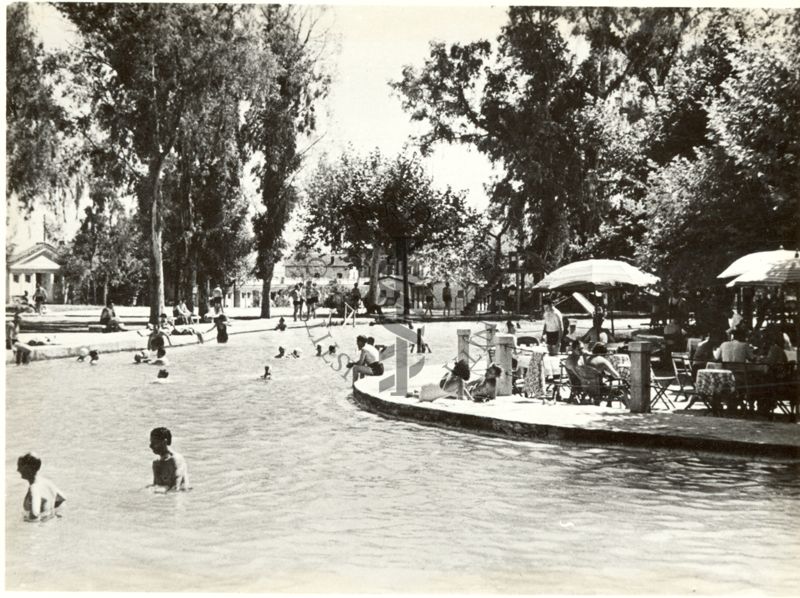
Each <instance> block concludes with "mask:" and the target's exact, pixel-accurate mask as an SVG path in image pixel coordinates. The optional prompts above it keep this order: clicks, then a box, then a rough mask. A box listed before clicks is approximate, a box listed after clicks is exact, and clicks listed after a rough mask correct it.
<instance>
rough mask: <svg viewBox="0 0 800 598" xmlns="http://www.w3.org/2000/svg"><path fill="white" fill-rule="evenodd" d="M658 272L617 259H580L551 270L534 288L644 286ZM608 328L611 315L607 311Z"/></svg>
mask: <svg viewBox="0 0 800 598" xmlns="http://www.w3.org/2000/svg"><path fill="white" fill-rule="evenodd" d="M658 281H659V278H658V276H653V275H652V274H648V273H647V272H642V271H641V270H639V269H638V268H636V267H635V266H631V265H630V264H628V263H626V262H621V261H619V260H594V259H592V260H583V261H580V262H573V263H571V264H567V265H566V266H562V267H560V268H558V269H556V270H553V271H552V272H551V273H550V274H548V275H547V276H545V277H544V278H543V279H542V280H540V281H539V282H538V283H537V284H536V285H534V287H533V288H534V289H539V290H546V289H547V290H551V291H555V290H558V291H571V292H575V291H608V290H611V289H615V288H623V287H631V286H633V287H647V286H650V285H653V284H656V283H657V282H658ZM611 332H612V334H613V332H614V317H613V314H612V315H611Z"/></svg>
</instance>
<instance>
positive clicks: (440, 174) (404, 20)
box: [18, 4, 506, 244]
mask: <svg viewBox="0 0 800 598" xmlns="http://www.w3.org/2000/svg"><path fill="white" fill-rule="evenodd" d="M505 11H506V9H505V7H492V6H486V5H484V6H480V5H475V6H461V7H454V6H439V7H435V6H420V5H402V4H400V5H393V6H390V5H382V6H344V5H333V6H326V7H325V12H324V14H323V15H322V18H321V24H322V25H323V26H325V27H327V28H329V31H330V35H329V37H330V40H331V43H330V44H329V50H330V51H329V52H328V53H327V54H326V59H327V62H328V65H329V67H331V71H332V74H333V82H332V85H331V89H330V93H329V96H328V97H327V98H326V99H325V101H324V102H323V103H322V104H321V105H320V122H319V127H318V130H317V132H316V135H315V137H314V138H317V137H318V138H319V140H318V141H317V142H316V143H315V144H314V145H313V147H312V148H311V149H310V150H309V152H308V154H307V159H306V165H305V166H304V171H303V172H302V173H301V174H300V176H298V181H299V182H301V183H302V181H303V179H304V177H305V176H306V175H308V174H310V172H311V171H312V170H313V168H314V166H315V164H316V163H317V161H318V159H319V158H320V157H321V156H322V155H324V154H327V155H329V156H330V157H335V156H337V155H338V154H339V153H341V151H343V150H344V149H346V148H347V147H348V146H352V147H353V148H354V149H355V150H356V151H357V152H359V153H363V154H366V153H367V152H369V151H371V150H373V149H375V148H378V149H380V150H381V152H382V153H383V154H385V155H388V156H392V155H395V154H397V153H398V152H400V151H401V150H402V148H403V146H404V145H405V144H411V143H413V142H412V140H411V136H412V135H414V134H419V133H420V132H422V131H423V128H422V125H421V124H420V123H411V121H410V118H409V115H408V114H407V113H406V112H404V111H403V109H402V107H401V101H400V98H399V97H397V96H396V95H395V93H394V92H393V91H392V90H391V89H390V88H389V86H388V82H389V81H390V80H397V79H399V78H400V76H401V73H402V68H403V67H404V66H405V65H408V64H410V65H414V66H417V67H420V66H422V64H423V62H424V60H425V58H426V56H427V55H428V53H429V51H428V48H429V43H430V42H431V41H442V42H445V43H453V42H457V41H460V42H467V41H474V40H477V39H489V40H492V41H494V40H495V38H496V37H497V35H498V34H499V32H500V27H501V26H502V24H503V23H504V22H505V16H506V15H505ZM31 21H32V24H33V25H34V27H36V29H37V32H38V34H39V35H40V36H41V38H42V41H43V42H44V44H45V47H47V48H63V47H65V46H66V45H67V44H68V43H69V42H70V41H71V40H73V39H74V38H73V36H72V34H71V33H70V26H69V24H68V23H67V22H66V21H65V20H64V19H63V18H62V17H61V16H60V15H59V14H58V13H57V11H56V10H55V9H54V8H53V7H52V6H49V5H47V4H32V5H31ZM424 161H425V164H426V167H427V168H428V172H429V174H430V175H431V177H432V178H433V181H434V185H436V186H437V187H439V188H444V187H446V186H450V187H452V188H453V189H455V190H459V191H460V190H463V191H465V192H466V198H467V202H468V203H469V204H470V205H472V206H473V207H475V208H479V209H482V208H484V207H485V206H486V205H488V199H487V196H486V193H485V192H484V185H485V184H487V183H488V182H489V181H490V179H491V177H492V173H493V168H492V166H491V164H490V163H489V161H488V160H487V159H486V158H485V157H484V156H482V155H481V154H479V153H477V152H475V151H470V150H469V149H468V148H466V147H464V146H453V145H444V144H440V145H439V146H437V147H436V149H435V151H434V153H433V154H432V155H431V156H430V157H428V158H426V159H425V160H424ZM254 189H255V185H254V184H252V185H251V192H252V191H253V190H254ZM73 225H74V224H73ZM68 228H69V227H68ZM296 228H297V227H296V223H293V224H292V225H290V227H289V228H288V230H287V237H288V240H289V241H290V243H292V242H294V241H296V240H297V238H298V234H297V232H296ZM41 230H42V226H41V216H40V215H35V216H34V218H33V220H32V222H31V225H30V226H23V227H20V231H19V233H18V234H19V235H20V236H21V237H27V236H28V235H30V236H31V237H32V238H31V239H30V240H29V241H28V243H30V242H35V241H38V240H40V239H41ZM24 244H27V243H24Z"/></svg>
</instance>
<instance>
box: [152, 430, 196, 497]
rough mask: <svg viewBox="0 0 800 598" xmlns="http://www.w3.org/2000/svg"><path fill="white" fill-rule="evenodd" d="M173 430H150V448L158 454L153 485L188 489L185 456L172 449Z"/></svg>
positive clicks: (154, 463) (154, 462)
mask: <svg viewBox="0 0 800 598" xmlns="http://www.w3.org/2000/svg"><path fill="white" fill-rule="evenodd" d="M171 444H172V432H170V431H169V429H167V428H155V429H154V430H153V431H151V432H150V449H151V450H152V451H153V452H154V453H155V454H156V455H158V459H155V460H154V461H153V486H156V487H159V488H164V489H166V490H187V489H188V488H189V477H188V473H187V467H186V461H185V460H184V458H183V457H182V456H181V455H179V454H178V453H176V452H175V451H172V450H170V448H169V446H170V445H171Z"/></svg>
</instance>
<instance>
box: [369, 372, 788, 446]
mask: <svg viewBox="0 0 800 598" xmlns="http://www.w3.org/2000/svg"><path fill="white" fill-rule="evenodd" d="M365 386H366V385H365V383H364V380H359V381H358V382H356V383H355V384H354V385H353V398H354V400H355V402H356V404H357V405H358V406H359V407H361V408H362V409H364V410H365V411H369V412H371V413H375V414H377V415H380V416H383V417H386V418H390V419H397V420H402V421H407V422H413V423H417V424H421V425H429V426H436V427H442V428H448V429H453V430H462V431H466V432H475V433H479V434H484V435H490V436H498V437H503V438H509V439H512V440H528V441H534V442H559V443H571V444H586V445H603V446H625V447H635V448H642V449H654V448H655V449H670V450H678V451H688V452H702V453H717V454H725V455H733V456H737V457H748V458H767V459H779V460H791V461H800V446H797V445H791V444H782V443H770V442H747V441H742V440H735V439H720V438H711V437H698V436H691V435H681V434H679V433H674V432H673V433H669V432H667V433H659V434H656V433H652V432H649V433H648V432H631V431H623V430H607V429H606V430H604V429H589V428H582V427H577V426H558V425H553V424H550V423H534V422H521V421H513V420H508V419H502V418H497V417H491V416H488V415H487V416H484V415H476V414H470V413H463V412H452V411H444V410H441V409H435V408H432V407H430V406H427V405H430V403H424V404H423V403H421V404H416V405H415V404H407V403H402V402H399V401H392V400H388V399H387V398H381V397H380V396H377V395H376V394H375V393H374V392H370V390H368V389H365Z"/></svg>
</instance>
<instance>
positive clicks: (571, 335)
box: [561, 321, 597, 353]
mask: <svg viewBox="0 0 800 598" xmlns="http://www.w3.org/2000/svg"><path fill="white" fill-rule="evenodd" d="M576 327H577V325H576V324H575V322H570V321H567V327H566V328H565V329H564V330H566V331H567V333H566V334H565V335H564V338H563V339H561V352H562V353H566V352H567V351H569V348H570V345H572V342H573V341H577V340H579V339H580V336H579V335H578V331H577V329H576ZM595 342H597V341H595Z"/></svg>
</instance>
